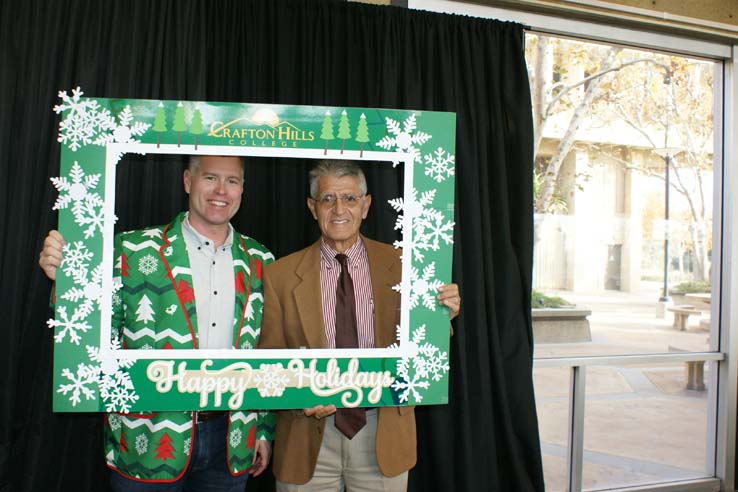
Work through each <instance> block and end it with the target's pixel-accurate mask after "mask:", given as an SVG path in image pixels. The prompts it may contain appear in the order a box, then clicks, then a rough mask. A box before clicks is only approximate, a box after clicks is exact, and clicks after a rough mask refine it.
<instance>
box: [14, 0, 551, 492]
mask: <svg viewBox="0 0 738 492" xmlns="http://www.w3.org/2000/svg"><path fill="white" fill-rule="evenodd" d="M78 85H79V86H80V87H82V89H83V90H84V91H85V94H86V95H89V96H98V97H111V98H113V97H121V98H150V99H174V100H212V101H239V102H261V103H276V104H306V105H311V104H314V105H330V106H357V107H390V108H402V109H418V110H434V111H452V112H455V113H456V114H457V135H456V138H457V154H456V191H457V195H456V231H455V245H454V281H455V282H457V283H458V284H460V286H461V290H462V296H463V309H462V314H461V316H460V317H459V319H458V321H457V322H456V334H455V336H454V337H453V339H452V341H451V362H452V371H451V381H450V404H449V405H446V406H437V407H419V408H418V409H417V416H418V442H419V444H418V457H419V459H418V464H417V466H416V468H415V469H414V470H413V471H412V473H411V475H410V490H413V491H421V490H422V491H432V490H439V491H449V490H459V491H472V490H473V491H477V490H485V491H486V490H494V491H516V492H518V491H529V490H530V491H533V490H536V491H540V490H543V474H542V468H541V458H540V446H539V439H538V425H537V420H536V413H535V405H534V398H533V384H532V377H531V358H532V335H531V322H530V288H531V265H532V250H533V240H532V231H533V224H532V202H533V200H532V158H533V156H532V121H531V107H530V94H529V90H528V81H527V72H526V68H525V60H524V58H523V30H522V27H521V26H520V25H517V24H511V23H502V22H496V21H488V20H481V19H474V18H468V17H461V16H448V15H439V14H431V13H425V12H418V11H409V10H405V9H399V8H393V7H378V6H371V5H363V4H355V3H345V2H337V1H311V2H306V1H302V0H277V1H274V0H253V1H245V0H222V1H206V0H199V1H174V0H156V1H149V0H139V1H117V2H109V1H103V2H101V1H96V0H87V1H85V0H59V1H55V2H44V1H39V0H28V1H26V2H17V1H16V2H10V1H4V2H2V3H0V217H2V219H0V278H2V284H1V286H0V292H1V293H2V295H1V296H0V298H1V303H2V305H1V306H0V307H1V308H2V313H3V318H4V320H3V321H4V330H3V332H4V343H3V344H2V348H0V385H1V386H2V389H1V390H0V391H1V392H2V393H1V394H2V398H0V473H1V474H0V491H3V492H5V491H11V490H12V491H16V490H18V491H44V492H46V491H64V492H66V491H99V490H107V471H106V469H105V467H104V463H103V459H102V437H101V419H100V416H99V415H62V414H53V413H52V412H51V394H52V391H53V388H52V387H51V359H52V352H53V346H52V345H53V343H52V340H51V333H50V332H49V331H48V329H47V328H46V327H45V320H46V319H47V317H48V316H49V312H48V298H49V297H48V296H49V290H50V287H51V284H50V283H49V282H48V281H46V279H45V278H44V277H43V275H42V274H41V272H40V271H39V269H38V268H37V266H36V261H37V258H38V252H39V250H40V248H41V242H42V240H43V237H44V236H45V234H46V232H47V231H48V230H49V229H51V228H53V227H55V224H56V219H57V217H56V215H55V214H53V213H51V207H52V205H53V203H54V200H55V198H56V197H55V191H54V189H53V187H52V186H51V184H50V183H49V177H51V176H57V175H58V162H59V145H58V144H57V142H56V134H57V124H58V120H57V117H56V116H55V115H54V114H53V113H52V111H51V108H52V107H53V106H54V104H56V103H57V102H58V101H57V91H59V90H62V89H64V90H67V91H69V90H71V89H72V88H74V87H76V86H78ZM153 163H159V164H158V165H153ZM308 165H309V163H308V162H302V161H300V160H295V161H291V162H286V163H285V162H280V163H277V162H275V161H274V160H272V159H264V160H255V161H254V162H253V163H251V164H250V165H249V167H248V169H247V186H246V191H245V196H244V202H243V205H242V209H241V211H240V212H239V214H238V215H237V217H236V218H235V219H234V222H235V225H236V226H237V227H238V228H239V229H240V230H242V231H244V232H246V233H247V234H250V235H252V236H254V237H255V238H257V239H259V240H260V241H262V242H263V243H265V244H266V245H267V246H268V247H270V248H271V249H272V250H273V251H274V252H275V253H276V254H277V255H283V254H286V253H288V252H291V251H294V250H296V249H299V248H301V247H303V246H304V245H306V244H308V243H309V242H311V241H313V240H314V239H315V238H316V237H317V229H316V228H315V226H314V224H313V221H312V220H311V218H310V217H309V215H308V214H307V212H306V207H305V201H304V197H305V196H306V194H307V185H306V180H305V176H304V175H305V171H306V169H307V167H308ZM181 169H182V166H181V158H179V157H173V158H166V157H162V156H143V157H142V156H126V157H125V158H124V160H123V165H119V166H118V174H119V181H120V184H119V188H118V195H117V199H116V206H117V213H118V215H120V217H121V220H120V223H119V226H120V227H121V228H130V227H138V226H141V225H145V224H148V225H150V224H155V223H161V222H164V221H167V220H169V219H170V218H171V216H172V215H173V214H174V213H176V212H177V211H179V210H181V209H182V208H183V207H184V206H185V204H186V200H185V196H184V194H183V192H182V190H181ZM368 178H369V185H370V191H371V192H372V193H373V194H374V202H373V207H372V211H371V212H370V218H369V219H368V220H367V223H366V224H365V226H366V227H365V231H364V232H365V233H366V234H368V235H370V236H373V237H376V238H378V239H381V240H385V241H391V240H392V239H393V237H394V231H393V229H392V226H393V224H394V215H393V214H392V213H391V210H389V207H388V206H387V205H386V199H387V198H393V197H396V196H400V194H401V190H402V187H401V175H400V173H399V172H398V171H397V170H392V169H391V166H386V167H382V166H379V167H377V169H372V170H371V172H370V173H369V176H368ZM297 211H299V212H297ZM272 489H273V483H272V481H271V479H270V477H266V478H263V479H258V480H254V481H252V482H251V483H250V485H249V490H250V491H253V490H272Z"/></svg>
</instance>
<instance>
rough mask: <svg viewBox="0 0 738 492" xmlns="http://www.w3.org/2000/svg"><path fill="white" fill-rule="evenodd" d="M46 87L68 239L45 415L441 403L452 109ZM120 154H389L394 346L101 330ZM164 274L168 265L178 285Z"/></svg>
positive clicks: (147, 266)
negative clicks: (399, 191)
mask: <svg viewBox="0 0 738 492" xmlns="http://www.w3.org/2000/svg"><path fill="white" fill-rule="evenodd" d="M59 98H60V102H59V104H58V105H57V106H55V107H54V111H55V112H56V113H59V114H61V120H60V123H59V134H58V141H59V143H60V144H61V162H60V175H59V177H55V178H52V183H53V185H54V186H55V188H56V189H57V190H58V193H59V195H58V198H57V200H56V202H55V204H54V210H58V212H59V229H60V231H61V233H62V235H63V236H64V238H65V240H66V246H65V251H64V261H63V263H62V265H61V267H60V268H59V271H58V274H57V281H56V295H55V305H54V309H55V315H54V318H53V319H50V320H49V322H48V324H49V326H50V327H51V328H53V330H54V341H55V344H54V345H55V347H54V375H53V376H54V386H53V387H54V410H55V411H60V412H98V411H116V412H123V413H129V412H139V411H143V410H150V411H165V410H204V409H232V410H235V409H239V408H242V409H255V408H258V409H284V408H306V407H311V406H314V405H316V404H335V405H336V406H338V407H353V406H374V407H376V406H389V405H418V404H443V403H446V402H447V400H448V396H447V395H448V372H449V367H450V366H449V357H448V345H449V314H448V310H447V308H445V307H441V306H438V304H437V302H436V300H435V293H436V289H437V287H438V286H440V285H443V284H446V283H449V282H450V281H451V259H452V247H453V227H454V171H455V125H456V119H455V114H453V113H443V112H431V111H410V110H396V109H376V108H375V109H370V108H342V107H317V106H287V105H267V104H241V103H218V102H191V101H155V100H141V99H106V98H90V97H84V94H83V92H82V91H81V90H80V89H79V88H76V89H74V90H72V91H71V94H68V93H67V92H66V91H61V92H60V93H59ZM126 153H139V154H186V155H192V154H202V155H240V156H266V157H284V158H295V157H299V158H303V159H326V158H327V159H351V160H358V161H367V162H369V161H371V164H368V165H383V164H376V163H377V162H380V163H381V162H385V163H387V165H397V164H399V163H402V164H403V169H404V196H403V197H398V198H396V199H393V200H390V201H389V202H390V205H391V206H392V208H393V209H394V210H395V211H397V213H398V217H397V221H396V223H395V228H396V229H399V230H401V232H402V239H401V240H400V241H397V242H396V244H395V246H396V247H398V248H401V250H400V249H398V255H399V254H400V251H402V265H403V267H402V283H401V284H399V285H397V286H395V287H394V288H395V290H398V291H399V292H400V295H401V312H400V325H399V326H398V327H397V342H396V343H394V344H393V345H391V346H390V347H388V348H376V349H340V350H328V349H320V350H313V349H311V350H305V349H302V350H288V349H284V350H256V349H253V347H252V346H251V345H250V344H248V343H246V342H245V343H244V344H242V346H240V347H239V348H237V349H233V350H204V349H203V350H184V349H172V350H154V349H150V350H142V349H137V350H128V349H123V348H122V347H121V346H120V342H118V341H117V337H112V336H111V315H112V313H113V307H114V303H115V302H117V299H118V297H117V294H116V293H117V291H118V290H119V289H120V287H121V281H120V278H119V277H118V278H116V277H114V275H113V271H114V261H115V259H114V255H113V249H114V248H113V243H114V233H113V229H114V224H115V220H116V218H115V210H114V202H115V179H116V173H115V169H116V165H117V164H118V162H119V161H120V159H121V157H122V156H123V155H124V154H126ZM163 233H164V234H166V233H165V232H163ZM305 246H307V245H305ZM141 247H142V248H151V254H152V255H154V254H163V255H166V253H167V251H166V250H165V249H161V250H157V249H156V247H155V245H154V244H153V241H152V244H144V245H142V246H141ZM260 255H261V256H260ZM262 256H265V255H263V254H261V253H258V252H253V253H252V254H250V258H251V261H250V262H249V264H248V265H244V266H243V267H244V268H245V269H246V271H247V273H250V272H251V270H252V269H254V268H257V270H255V271H259V270H258V269H260V264H261V262H263V261H269V260H270V259H271V258H268V257H262ZM144 258H145V256H144V257H143V258H141V260H144ZM152 265H153V263H148V262H146V261H140V262H139V264H136V265H126V268H138V269H139V270H140V272H141V273H142V274H145V275H148V274H157V272H155V271H154V267H153V266H152ZM120 267H121V266H120V265H118V270H120ZM176 270H177V269H176V268H173V269H172V271H170V272H168V274H169V275H171V279H172V281H173V283H174V284H175V285H178V286H181V285H182V283H181V282H180V283H179V284H177V275H178V272H177V271H176ZM159 274H162V273H161V272H160V273H159ZM253 277H254V278H257V277H259V276H253ZM259 282H260V281H259V280H257V281H256V284H257V285H255V286H254V288H253V289H251V290H249V296H248V302H247V305H246V306H245V307H244V309H245V310H246V311H245V312H246V313H253V312H258V311H259V310H260V309H261V306H262V304H263V300H264V299H263V295H262V294H261V290H260V288H259V285H258V284H259ZM185 287H187V286H186V285H185ZM177 292H178V293H179V290H178V291H177ZM183 306H184V304H182V306H181V307H183ZM145 308H146V306H143V307H142V309H144V311H145ZM176 309H178V306H176V305H172V306H171V310H172V311H173V312H174V311H176ZM168 312H169V311H168V310H167V313H168ZM128 315H132V314H131V313H128ZM136 315H140V316H145V315H146V314H142V313H138V314H136ZM249 322H253V323H254V324H256V323H258V317H255V316H251V317H249V316H248V315H247V316H246V318H245V322H244V326H243V329H244V330H245V331H250V332H253V331H254V329H256V328H258V326H257V327H254V326H249ZM263 329H268V327H263ZM153 336H156V334H154V335H153Z"/></svg>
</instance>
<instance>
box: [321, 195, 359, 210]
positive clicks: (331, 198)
mask: <svg viewBox="0 0 738 492" xmlns="http://www.w3.org/2000/svg"><path fill="white" fill-rule="evenodd" d="M362 198H364V195H352V194H351V193H346V194H345V195H341V196H336V195H332V194H328V195H323V196H321V197H319V198H318V199H317V200H316V199H315V198H313V200H315V201H316V202H318V203H319V204H321V205H323V206H325V207H333V206H334V205H335V204H336V202H337V201H338V200H341V201H342V202H343V204H344V205H346V206H347V207H353V206H355V205H357V204H358V203H359V200H361V199H362Z"/></svg>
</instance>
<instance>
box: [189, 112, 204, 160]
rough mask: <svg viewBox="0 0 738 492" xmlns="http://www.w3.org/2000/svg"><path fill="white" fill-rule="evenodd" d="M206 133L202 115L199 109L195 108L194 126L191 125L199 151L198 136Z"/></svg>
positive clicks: (191, 131) (193, 114)
mask: <svg viewBox="0 0 738 492" xmlns="http://www.w3.org/2000/svg"><path fill="white" fill-rule="evenodd" d="M204 132H205V129H204V128H203V126H202V114H200V110H199V109H197V108H195V111H194V113H192V125H190V133H191V134H193V135H194V136H195V150H197V136H198V135H202V134H203V133H204Z"/></svg>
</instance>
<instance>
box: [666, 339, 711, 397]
mask: <svg viewBox="0 0 738 492" xmlns="http://www.w3.org/2000/svg"><path fill="white" fill-rule="evenodd" d="M669 352H690V351H689V350H686V349H683V348H679V347H675V346H673V345H669ZM684 369H685V374H686V377H687V378H686V379H687V384H686V386H685V387H686V388H687V389H688V390H694V391H705V361H704V360H689V361H686V362H685V363H684Z"/></svg>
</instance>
